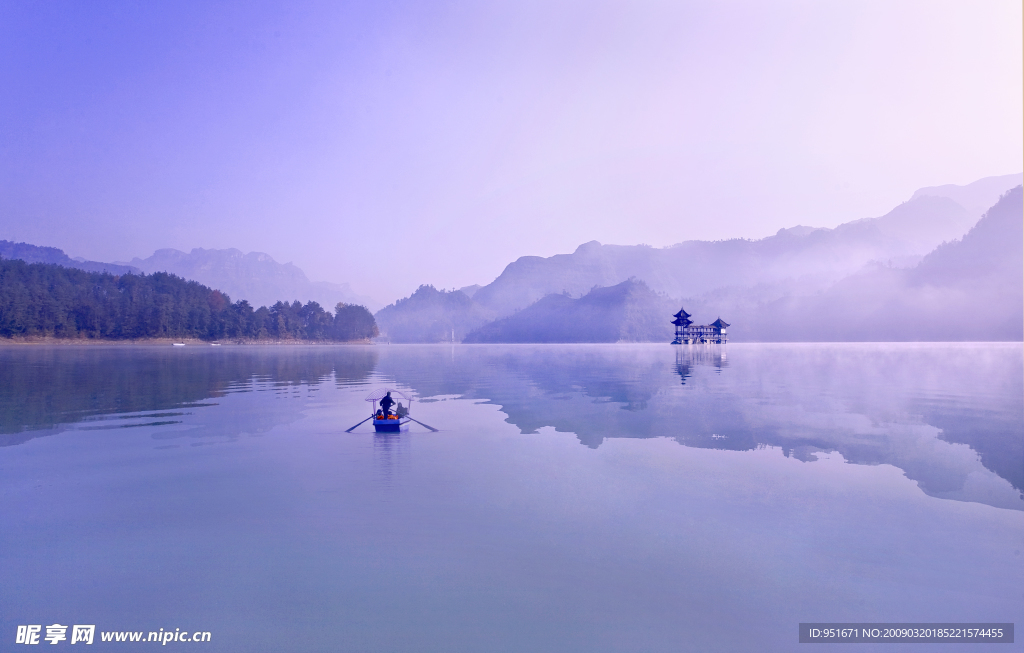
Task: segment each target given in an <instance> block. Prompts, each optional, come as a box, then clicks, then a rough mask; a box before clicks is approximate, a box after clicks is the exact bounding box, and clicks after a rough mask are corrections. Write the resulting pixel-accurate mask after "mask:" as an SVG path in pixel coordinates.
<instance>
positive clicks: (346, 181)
mask: <svg viewBox="0 0 1024 653" xmlns="http://www.w3.org/2000/svg"><path fill="white" fill-rule="evenodd" d="M1021 26H1022V16H1021V3H1020V2H1017V1H1008V0H1005V1H1004V0H986V1H985V2H975V1H963V2H940V1H936V0H927V1H922V2H903V1H898V0H886V1H884V2H844V1H842V0H830V2H819V1H816V0H814V1H807V2H784V1H780V2H763V1H760V0H759V1H756V2H714V3H709V2H706V1H704V0H701V1H696V2H686V1H674V2H644V1H636V2H626V1H624V0H623V1H620V2H602V1H600V0H588V1H586V2H582V1H580V2H575V1H560V0H544V1H543V2H531V1H530V0H517V1H515V2H503V1H501V0H497V1H490V0H489V1H488V2H463V1H459V0H454V1H450V2H424V1H422V0H419V1H416V2H387V1H384V0H375V1H371V2H338V1H332V2H280V3H275V2H245V3H242V2H217V1H211V0H205V1H203V2H184V1H183V2H174V3H159V2H148V1H139V2H78V1H61V0H53V1H47V2H31V1H27V0H25V1H21V0H18V1H15V0H0V85H2V88H3V91H2V92H0V239H6V240H15V241H25V242H29V243H33V244H37V245H48V246H54V247H59V248H62V249H64V250H65V251H66V252H67V253H68V254H69V255H71V256H83V257H85V258H88V259H91V260H99V261H126V260H130V259H131V258H132V257H135V256H138V257H142V258H145V257H147V256H149V255H151V254H152V253H153V252H154V251H155V250H156V249H159V248H164V247H173V248H176V249H181V250H184V251H188V250H190V249H192V248H193V247H205V248H228V247H234V248H237V249H240V250H242V251H244V252H248V251H261V252H266V253H268V254H270V255H271V256H273V257H274V258H275V259H276V260H278V261H280V262H293V263H295V264H296V265H298V266H299V267H300V268H302V269H303V270H304V271H305V272H306V273H307V275H308V276H309V277H310V278H311V279H313V280H318V281H319V280H323V281H334V282H349V283H351V284H352V286H353V287H354V288H355V289H356V290H357V291H358V292H361V293H363V294H366V295H370V296H373V297H374V298H375V299H377V300H378V301H381V302H383V303H389V302H391V301H394V300H395V299H397V298H399V297H402V296H405V295H408V294H409V293H410V292H412V291H413V290H414V289H415V288H416V287H418V286H419V285H420V284H424V283H429V284H433V285H434V286H436V287H438V288H456V287H461V286H465V285H470V284H475V283H479V284H486V283H489V282H490V281H492V280H493V279H494V278H495V277H496V276H497V275H498V274H500V273H501V271H502V269H504V267H505V266H506V265H507V264H508V263H510V262H511V261H514V260H515V259H517V258H518V257H520V256H527V255H534V256H551V255H553V254H558V253H568V252H572V251H573V250H575V249H576V247H577V246H578V245H580V244H581V243H584V242H587V241H591V240H598V241H600V242H603V243H613V244H622V245H632V244H639V243H644V244H648V245H651V246H655V247H663V246H667V245H671V244H674V243H677V242H681V241H684V240H691V239H706V240H717V239H724V238H736V237H744V238H761V237H764V236H767V235H770V234H772V233H775V232H776V231H777V230H778V229H779V228H782V227H791V226H794V225H797V224H804V225H810V226H816V227H831V226H835V225H837V224H840V223H842V222H847V221H849V220H854V219H858V218H863V217H875V216H879V215H883V214H885V213H886V212H888V211H889V210H890V209H892V208H893V207H894V206H896V205H897V204H899V203H900V202H902V201H905V200H907V199H908V198H909V197H910V196H911V194H912V193H913V191H914V190H916V189H917V188H920V187H922V186H933V185H939V184H947V183H956V184H966V183H970V182H972V181H975V180H977V179H980V178H982V177H986V176H990V175H1002V174H1009V173H1014V172H1020V171H1021V170H1022V169H1024V162H1022V159H1024V131H1022V125H1024V107H1022V95H1024V85H1022V78H1024V71H1022V39H1021Z"/></svg>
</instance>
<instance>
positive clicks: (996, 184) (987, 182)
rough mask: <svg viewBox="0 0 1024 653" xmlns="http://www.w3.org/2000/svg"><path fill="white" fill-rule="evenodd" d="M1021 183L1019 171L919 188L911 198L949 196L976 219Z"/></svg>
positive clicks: (1022, 177)
mask: <svg viewBox="0 0 1024 653" xmlns="http://www.w3.org/2000/svg"><path fill="white" fill-rule="evenodd" d="M1021 184H1024V174H1022V173H1019V172H1018V173H1017V174H1015V175H1001V176H999V177H985V178H984V179H979V180H978V181H976V182H974V183H971V184H967V185H965V186H957V185H956V184H945V185H943V186H928V187H926V188H921V189H919V190H917V191H916V192H915V193H914V195H913V197H911V199H917V198H918V197H924V196H932V197H947V198H949V199H951V200H953V201H954V202H956V203H957V204H959V205H960V206H962V207H964V208H965V209H967V211H968V212H969V213H970V214H971V216H972V217H973V218H975V221H976V220H977V218H980V217H981V215H982V214H983V213H984V212H985V211H987V210H988V209H989V207H991V206H992V205H994V204H995V203H996V202H997V201H999V198H1000V197H1001V196H1002V195H1003V193H1005V192H1006V191H1007V190H1009V189H1010V188H1013V187H1014V186H1020V185H1021ZM972 224H973V222H972ZM968 226H970V225H968Z"/></svg>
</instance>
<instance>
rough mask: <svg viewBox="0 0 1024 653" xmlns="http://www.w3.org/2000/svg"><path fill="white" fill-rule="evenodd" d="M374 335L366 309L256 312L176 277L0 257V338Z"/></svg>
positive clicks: (298, 307)
mask: <svg viewBox="0 0 1024 653" xmlns="http://www.w3.org/2000/svg"><path fill="white" fill-rule="evenodd" d="M375 335H377V326H376V322H375V321H374V319H373V316H372V315H371V314H370V312H369V311H368V310H366V308H364V307H362V306H352V305H345V304H339V305H338V306H337V307H336V309H335V314H333V315H332V314H331V313H329V312H327V311H325V310H324V309H323V308H321V306H320V305H319V304H317V303H316V302H308V303H306V304H305V305H303V304H301V303H299V302H297V301H296V302H293V303H291V304H289V303H287V302H277V303H276V304H274V305H273V306H271V307H270V308H267V307H265V306H262V307H260V308H258V309H255V310H254V309H253V307H252V306H251V305H250V304H249V303H248V302H246V301H244V300H243V301H238V302H232V301H231V299H230V297H228V296H227V295H225V294H224V293H222V292H220V291H218V290H213V289H211V288H208V287H206V286H204V285H202V284H199V283H197V282H195V281H186V280H184V279H181V278H180V277H177V276H174V275H172V274H167V273H163V272H158V273H155V274H151V275H135V274H125V275H120V276H114V275H112V274H107V273H97V272H85V271H82V270H77V269H71V268H66V267H62V266H59V265H52V264H46V263H31V264H30V263H25V262H24V261H20V260H4V259H0V336H3V337H7V338H11V337H14V336H50V337H57V338H87V339H111V340H127V339H135V338H199V339H203V340H217V339H222V338H227V339H241V340H264V339H274V340H331V341H350V340H365V339H367V338H371V337H373V336H375Z"/></svg>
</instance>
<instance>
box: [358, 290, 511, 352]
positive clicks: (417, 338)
mask: <svg viewBox="0 0 1024 653" xmlns="http://www.w3.org/2000/svg"><path fill="white" fill-rule="evenodd" d="M494 317H495V315H494V314H493V313H492V312H491V311H489V310H487V309H486V308H484V307H483V306H480V305H479V304H477V303H476V302H474V301H473V300H472V299H471V298H470V297H469V295H467V294H466V293H464V292H463V291H461V290H452V291H448V290H437V289H436V288H434V287H433V286H420V287H419V288H418V289H417V290H416V292H414V293H413V294H412V295H410V296H409V297H406V298H405V299H399V300H398V301H397V302H395V303H394V304H390V305H389V306H386V307H384V308H382V309H380V310H379V311H377V313H376V315H374V318H375V319H376V320H377V326H378V328H379V329H380V332H381V337H382V338H387V339H388V340H390V341H392V342H420V343H428V342H451V340H452V338H453V337H454V339H455V341H456V342H461V341H462V339H463V338H464V337H465V336H466V334H468V333H469V332H470V331H473V330H474V329H476V328H477V327H479V326H481V325H483V324H484V323H486V322H489V321H490V320H493V319H494Z"/></svg>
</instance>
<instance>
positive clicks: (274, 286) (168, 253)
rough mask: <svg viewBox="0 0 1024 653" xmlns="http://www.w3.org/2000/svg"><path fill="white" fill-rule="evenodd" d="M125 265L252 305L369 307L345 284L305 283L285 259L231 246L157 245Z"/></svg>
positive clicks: (297, 269) (293, 266)
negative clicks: (189, 247)
mask: <svg viewBox="0 0 1024 653" xmlns="http://www.w3.org/2000/svg"><path fill="white" fill-rule="evenodd" d="M130 265H131V266H133V267H136V268H138V269H139V270H141V271H143V272H146V273H153V272H170V273H171V274H176V275H178V276H179V277H182V278H184V279H191V280H193V281H198V282H199V283H202V284H205V285H207V286H210V287H213V288H219V289H220V290H222V291H223V292H225V293H227V294H228V295H229V296H231V298H232V299H245V300H248V302H249V303H250V304H252V305H253V306H271V305H272V304H274V303H275V302H277V301H279V300H284V301H295V300H298V301H300V302H303V303H305V302H308V301H315V302H317V303H319V304H320V305H321V306H325V307H327V308H328V309H329V310H333V309H334V306H335V305H336V304H338V302H344V303H346V304H360V305H363V306H372V305H373V304H375V302H374V301H373V300H372V299H370V298H369V297H364V296H361V295H358V294H356V293H355V292H354V291H353V290H352V288H351V287H350V286H349V285H348V284H336V283H328V282H314V281H310V280H309V279H308V278H307V277H306V274H305V273H304V272H303V271H302V270H301V269H299V268H298V267H296V266H295V265H293V264H291V263H278V262H277V261H275V260H274V259H273V258H271V257H270V255H269V254H264V253H262V252H249V253H248V254H243V253H242V252H241V251H239V250H237V249H203V248H198V247H197V248H195V249H193V250H192V251H191V252H188V253H185V252H182V251H179V250H176V249H159V250H157V251H156V252H155V253H154V254H153V255H152V256H150V257H149V258H146V259H140V258H134V259H132V260H131V262H130Z"/></svg>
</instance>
